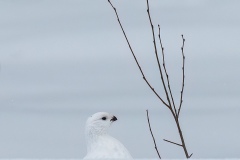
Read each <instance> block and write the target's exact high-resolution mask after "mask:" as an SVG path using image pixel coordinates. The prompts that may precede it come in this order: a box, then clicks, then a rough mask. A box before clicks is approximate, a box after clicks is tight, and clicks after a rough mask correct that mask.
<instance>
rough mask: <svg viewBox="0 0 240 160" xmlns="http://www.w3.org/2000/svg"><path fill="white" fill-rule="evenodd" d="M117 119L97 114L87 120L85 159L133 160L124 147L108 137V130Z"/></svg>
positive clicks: (109, 115)
mask: <svg viewBox="0 0 240 160" xmlns="http://www.w3.org/2000/svg"><path fill="white" fill-rule="evenodd" d="M116 120H117V118H116V117H115V116H114V115H111V114H109V113H107V112H98V113H95V114H94V115H92V116H91V117H89V118H88V120H87V122H86V128H85V134H86V142H87V155H86V156H85V157H84V160H87V159H133V158H132V156H131V155H130V154H129V152H128V150H127V149H126V148H125V147H124V145H123V144H122V143H121V142H119V141H118V140H117V139H115V138H113V137H111V136H110V135H108V132H107V130H108V128H109V127H110V125H111V124H112V122H114V121H116Z"/></svg>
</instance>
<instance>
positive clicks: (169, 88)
mask: <svg viewBox="0 0 240 160" xmlns="http://www.w3.org/2000/svg"><path fill="white" fill-rule="evenodd" d="M160 33H161V32H160V25H158V38H159V42H160V46H161V49H162V59H163V68H164V71H165V75H166V78H167V83H168V90H169V93H170V96H171V99H172V103H173V107H174V111H175V114H177V110H176V106H175V103H174V99H173V95H172V90H171V86H170V82H169V76H168V73H167V69H166V64H165V55H164V47H163V45H162V39H161V35H160Z"/></svg>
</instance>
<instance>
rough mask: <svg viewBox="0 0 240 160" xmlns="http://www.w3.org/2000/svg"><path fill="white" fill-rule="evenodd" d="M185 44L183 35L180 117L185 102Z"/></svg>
mask: <svg viewBox="0 0 240 160" xmlns="http://www.w3.org/2000/svg"><path fill="white" fill-rule="evenodd" d="M184 44H185V39H184V37H183V35H182V47H181V50H182V62H183V64H182V90H181V97H180V105H179V108H178V114H177V116H178V118H179V114H180V111H181V108H182V102H183V90H184V83H185V55H184Z"/></svg>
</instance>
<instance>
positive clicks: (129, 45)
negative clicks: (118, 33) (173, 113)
mask: <svg viewBox="0 0 240 160" xmlns="http://www.w3.org/2000/svg"><path fill="white" fill-rule="evenodd" d="M108 2H109V4H110V5H111V6H112V8H113V10H114V12H115V14H116V17H117V20H118V23H119V25H120V27H121V29H122V32H123V34H124V37H125V39H126V41H127V44H128V47H129V49H130V50H131V53H132V55H133V57H134V60H135V62H136V63H137V66H138V68H139V70H140V72H141V74H142V77H143V79H144V80H145V82H146V83H147V85H148V86H149V88H150V89H151V90H152V91H153V92H154V94H155V95H156V96H157V97H158V98H159V99H160V100H161V101H162V103H163V104H164V105H165V106H167V107H168V108H169V105H168V104H167V103H166V102H165V101H164V100H163V99H162V98H161V97H160V96H159V94H158V93H157V92H156V91H155V90H154V88H153V87H152V86H151V85H150V83H149V82H148V80H147V79H146V77H145V75H144V73H143V71H142V68H141V66H140V64H139V63H138V60H137V57H136V56H135V54H134V52H133V49H132V47H131V44H130V42H129V40H128V38H127V35H126V33H125V31H124V29H123V26H122V23H121V21H120V19H119V16H118V13H117V9H116V8H115V7H114V6H113V4H112V3H111V1H110V0H108Z"/></svg>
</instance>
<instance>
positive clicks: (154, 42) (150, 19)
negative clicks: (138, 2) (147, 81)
mask: <svg viewBox="0 0 240 160" xmlns="http://www.w3.org/2000/svg"><path fill="white" fill-rule="evenodd" d="M147 13H148V18H149V22H150V25H151V29H152V37H153V45H154V51H155V55H156V59H157V63H158V69H159V72H160V76H161V80H162V84H163V87H164V91H165V94H166V97H167V100H168V103H169V106H170V107H171V101H170V99H169V96H168V91H167V88H166V85H165V81H164V78H163V74H162V68H161V65H160V61H159V58H158V51H157V46H156V40H155V32H154V27H153V24H152V18H151V15H150V9H149V3H148V0H147Z"/></svg>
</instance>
